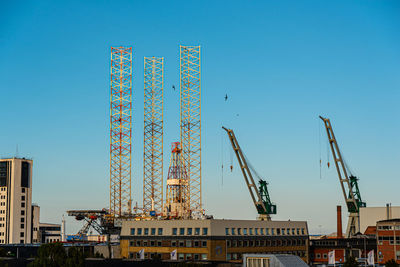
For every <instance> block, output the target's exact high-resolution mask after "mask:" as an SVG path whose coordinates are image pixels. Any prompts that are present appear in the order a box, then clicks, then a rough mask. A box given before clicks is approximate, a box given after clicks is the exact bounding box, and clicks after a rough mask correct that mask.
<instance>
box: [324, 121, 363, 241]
mask: <svg viewBox="0 0 400 267" xmlns="http://www.w3.org/2000/svg"><path fill="white" fill-rule="evenodd" d="M319 117H320V119H321V120H322V121H323V122H324V124H325V128H326V133H327V135H328V140H329V144H330V147H331V150H332V155H333V159H334V161H335V166H336V170H337V173H338V177H339V182H340V185H341V187H342V191H343V196H344V199H345V201H346V206H347V210H348V212H349V221H348V224H347V230H346V237H352V236H354V235H355V234H357V233H358V232H360V208H361V207H366V206H367V205H366V203H365V202H363V201H362V199H361V193H360V190H359V188H358V178H357V177H356V176H354V175H353V174H352V173H351V172H350V170H349V168H348V167H347V164H346V163H345V161H344V160H343V157H342V154H341V153H340V150H339V145H338V143H337V141H336V138H335V134H334V133H333V129H332V124H331V122H330V120H329V119H327V118H324V117H322V116H319ZM348 173H350V175H348Z"/></svg>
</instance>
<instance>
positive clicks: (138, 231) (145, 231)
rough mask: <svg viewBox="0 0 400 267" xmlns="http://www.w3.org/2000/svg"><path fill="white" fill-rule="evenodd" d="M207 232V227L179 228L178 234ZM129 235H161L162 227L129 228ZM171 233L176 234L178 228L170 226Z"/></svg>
mask: <svg viewBox="0 0 400 267" xmlns="http://www.w3.org/2000/svg"><path fill="white" fill-rule="evenodd" d="M200 232H201V234H202V235H207V234H208V228H199V227H198V228H190V227H188V228H183V227H182V228H179V235H185V234H186V235H200ZM131 235H163V228H131ZM172 235H178V228H172Z"/></svg>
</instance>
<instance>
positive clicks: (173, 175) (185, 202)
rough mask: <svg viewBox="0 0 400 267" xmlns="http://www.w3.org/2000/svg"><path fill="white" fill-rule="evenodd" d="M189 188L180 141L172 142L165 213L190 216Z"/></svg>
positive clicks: (171, 215)
mask: <svg viewBox="0 0 400 267" xmlns="http://www.w3.org/2000/svg"><path fill="white" fill-rule="evenodd" d="M189 190H190V188H189V178H188V175H187V171H186V167H185V162H184V159H183V157H182V150H181V148H180V143H179V142H176V143H172V153H171V162H170V165H169V169H168V177H167V195H166V203H165V206H164V215H166V216H168V217H172V218H188V217H189V216H190V192H189Z"/></svg>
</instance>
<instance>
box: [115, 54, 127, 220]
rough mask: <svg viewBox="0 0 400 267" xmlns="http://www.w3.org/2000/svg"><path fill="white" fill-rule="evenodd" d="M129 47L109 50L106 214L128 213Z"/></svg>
mask: <svg viewBox="0 0 400 267" xmlns="http://www.w3.org/2000/svg"><path fill="white" fill-rule="evenodd" d="M131 154H132V47H111V95H110V213H111V215H112V216H117V217H120V216H122V215H124V214H126V213H130V210H131Z"/></svg>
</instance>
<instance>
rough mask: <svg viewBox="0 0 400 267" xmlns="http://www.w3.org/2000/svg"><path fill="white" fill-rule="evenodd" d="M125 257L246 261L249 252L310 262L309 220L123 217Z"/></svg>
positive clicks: (122, 243)
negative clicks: (174, 255) (126, 218)
mask: <svg viewBox="0 0 400 267" xmlns="http://www.w3.org/2000/svg"><path fill="white" fill-rule="evenodd" d="M120 244H121V256H122V257H124V258H133V259H140V257H141V256H142V258H144V259H149V258H153V257H154V256H156V255H157V256H159V257H161V259H163V260H169V259H171V252H175V253H176V259H177V260H215V261H232V262H240V261H242V256H243V254H245V253H264V254H265V253H268V254H293V255H297V256H299V257H300V258H302V259H303V260H304V261H305V262H308V254H309V249H308V248H309V240H308V228H307V222H303V221H255V220H214V219H204V220H152V221H128V220H127V221H123V222H122V229H121V240H120Z"/></svg>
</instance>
